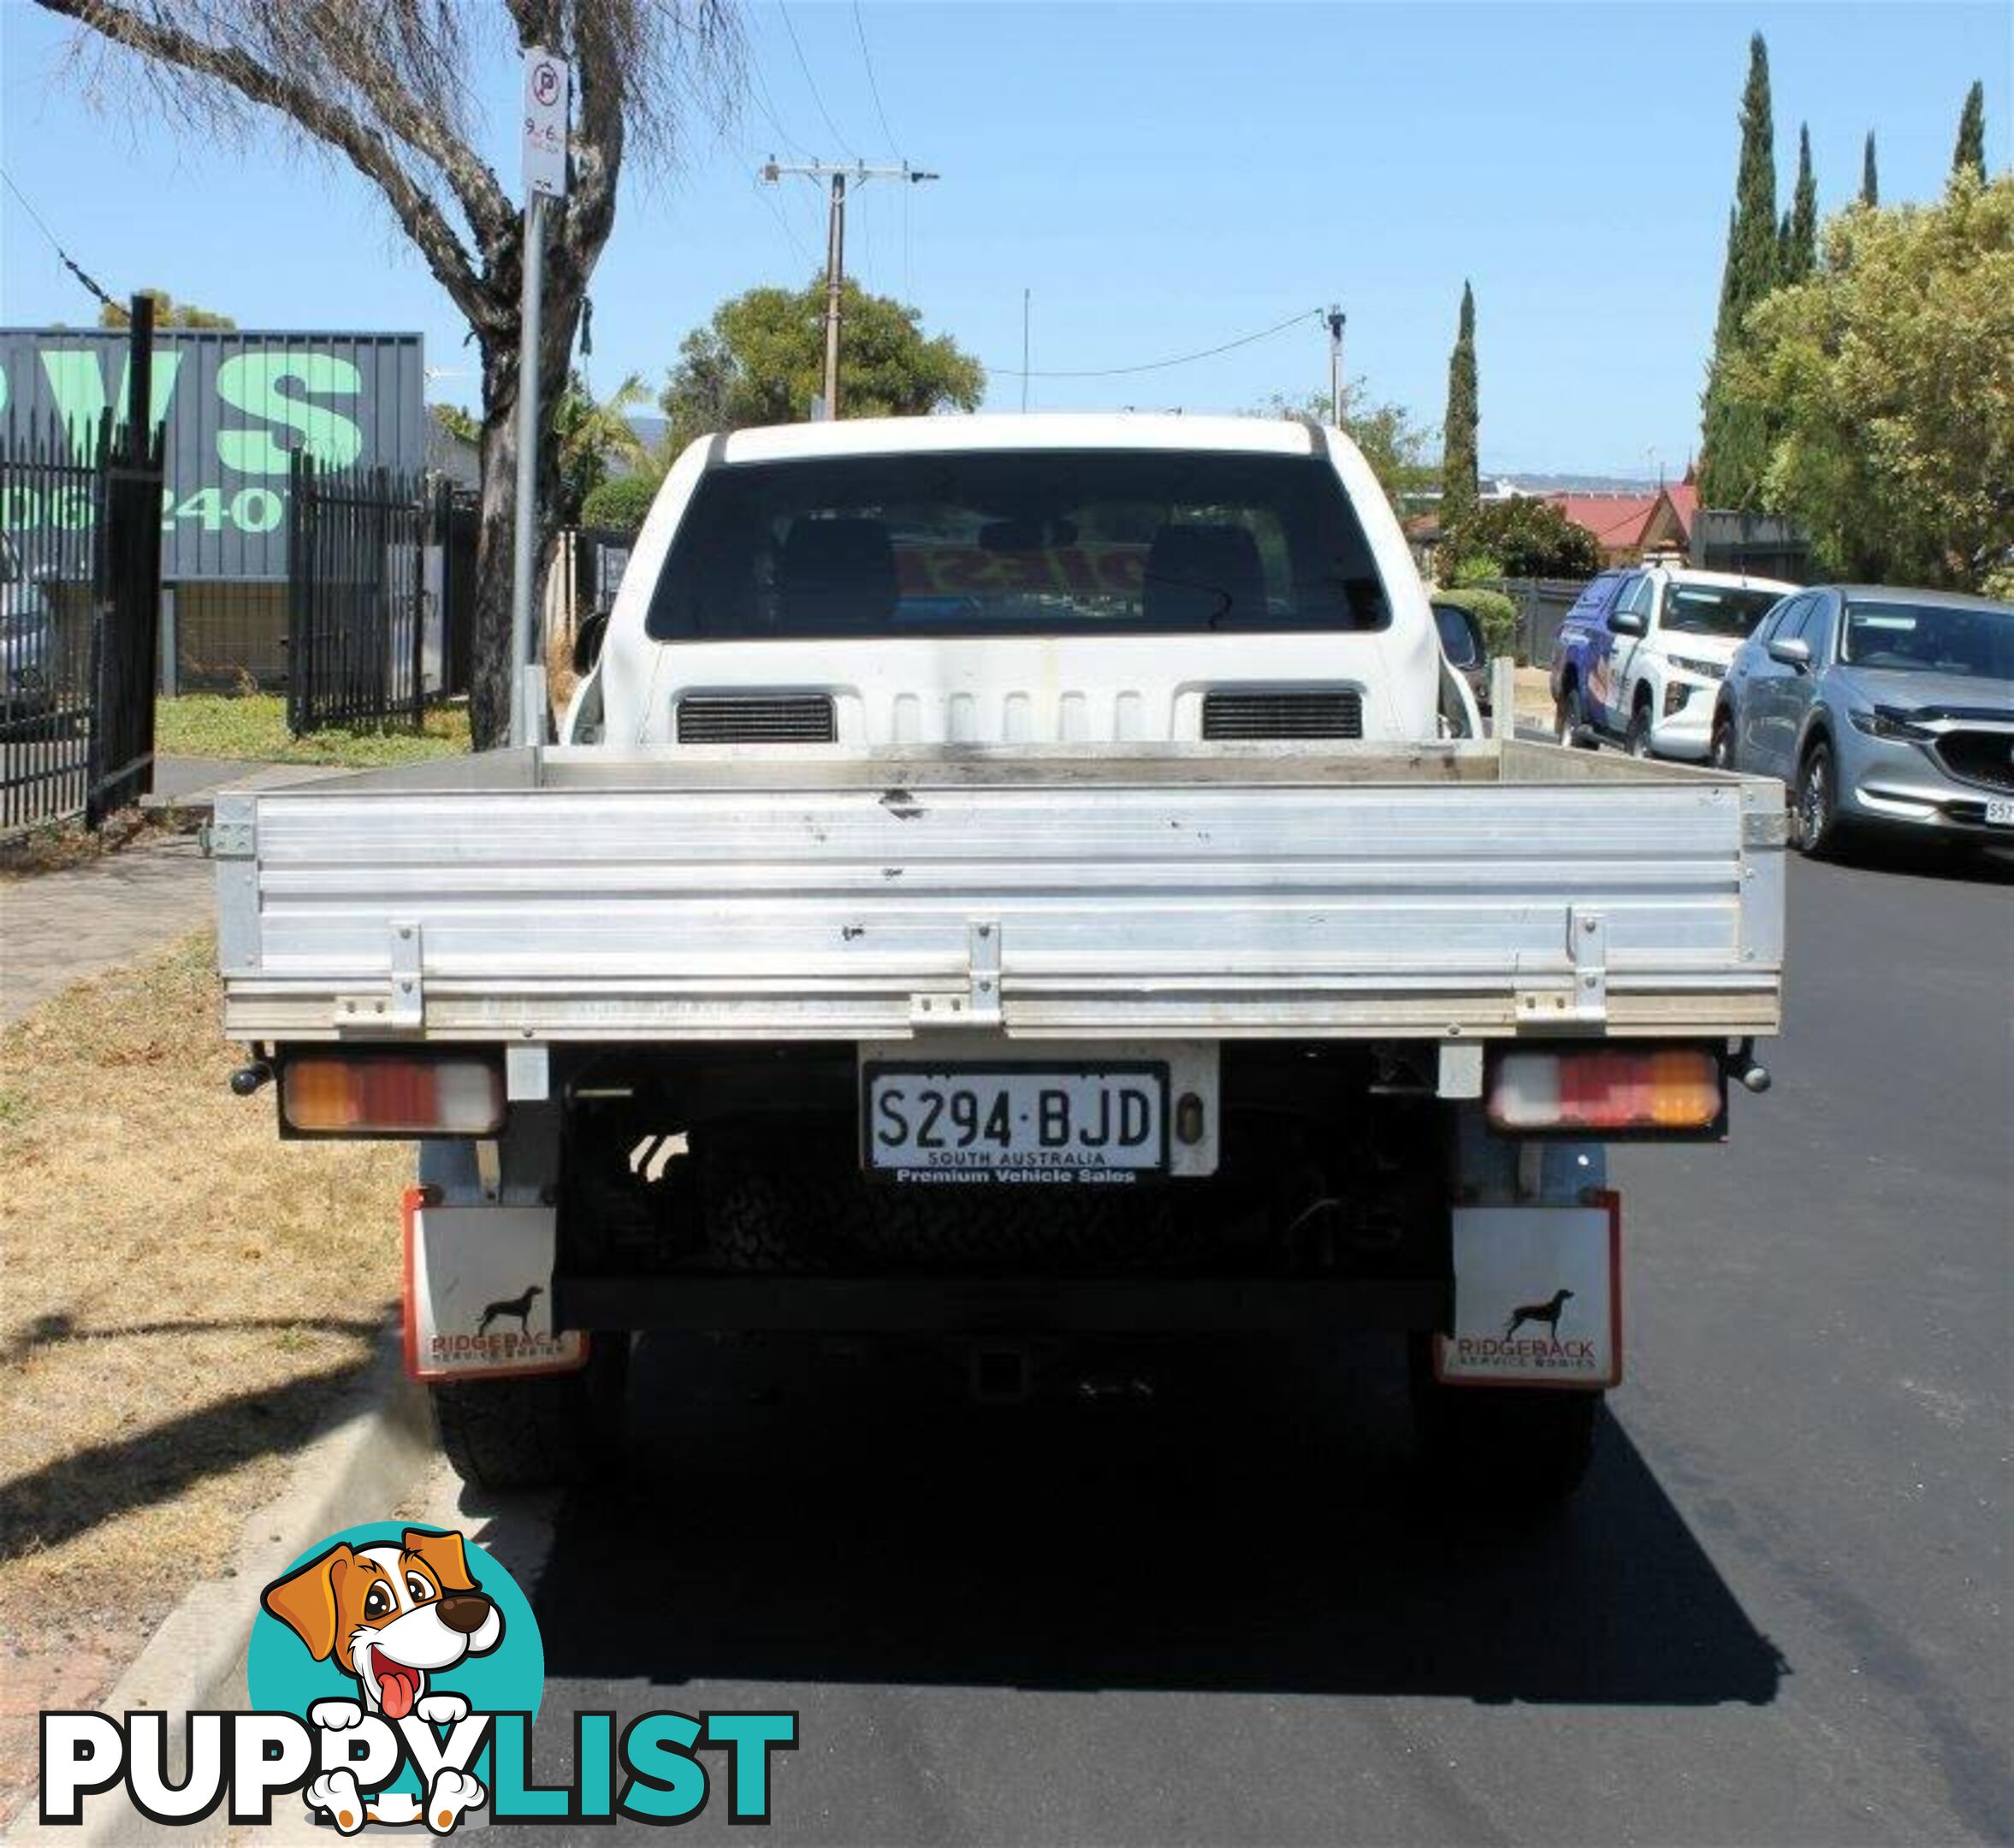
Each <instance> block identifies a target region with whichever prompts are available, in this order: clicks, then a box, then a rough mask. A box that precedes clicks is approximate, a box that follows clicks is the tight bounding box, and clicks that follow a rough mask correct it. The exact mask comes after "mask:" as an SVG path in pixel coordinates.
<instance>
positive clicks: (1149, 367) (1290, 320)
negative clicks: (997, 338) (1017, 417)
mask: <svg viewBox="0 0 2014 1848" xmlns="http://www.w3.org/2000/svg"><path fill="white" fill-rule="evenodd" d="M1322 319H1323V311H1322V310H1320V309H1319V308H1304V309H1303V310H1302V311H1300V313H1299V314H1291V315H1288V317H1287V318H1286V319H1285V320H1284V321H1276V322H1275V323H1273V324H1272V326H1271V327H1269V328H1261V329H1259V331H1258V332H1257V333H1256V334H1241V335H1239V336H1238V337H1237V339H1235V340H1228V341H1224V342H1223V345H1222V346H1220V347H1205V348H1204V349H1203V350H1202V351H1201V352H1192V353H1177V354H1176V355H1175V357H1174V358H1170V359H1147V360H1143V361H1142V362H1141V363H1140V364H1138V365H1122V366H1087V367H1081V368H1078V369H1075V370H1069V371H1060V372H1058V371H1034V372H1031V371H1028V370H1026V369H1025V368H1023V367H1021V366H988V367H987V368H986V370H987V371H989V372H997V373H998V374H999V375H1000V376H1002V377H1003V378H1032V379H1084V378H1123V377H1124V376H1126V375H1127V374H1128V373H1129V372H1163V371H1165V370H1167V369H1168V368H1169V367H1170V366H1181V365H1194V364H1195V362H1196V361H1197V360H1199V359H1214V358H1216V357H1217V354H1219V353H1227V352H1232V351H1233V350H1234V349H1235V348H1237V347H1249V346H1251V345H1252V344H1253V342H1254V341H1262V340H1271V338H1272V336H1273V335H1276V334H1283V333H1285V332H1286V331H1287V329H1288V328H1290V327H1298V326H1299V325H1300V323H1302V322H1304V321H1320V320H1322Z"/></svg>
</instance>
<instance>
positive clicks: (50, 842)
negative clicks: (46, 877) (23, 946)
mask: <svg viewBox="0 0 2014 1848" xmlns="http://www.w3.org/2000/svg"><path fill="white" fill-rule="evenodd" d="M193 826H194V823H193V822H192V821H187V820H184V819H183V817H182V816H181V814H178V813H176V812H175V811H174V810H168V811H166V812H161V811H156V812H154V813H151V814H150V813H149V812H148V811H146V810H145V809H121V810H120V811H119V812H118V813H117V814H111V815H107V816H106V817H105V820H104V826H101V827H99V828H98V829H97V830H96V831H95V832H94V831H93V830H92V829H90V828H87V827H86V826H85V825H84V824H83V823H82V822H81V821H42V822H38V823H37V824H36V825H35V826H33V827H31V828H29V829H27V830H26V831H25V832H22V833H20V834H10V835H9V836H7V837H6V838H4V839H0V884H3V883H5V882H7V881H9V880H20V879H33V878H34V877H36V876H37V875H38V874H43V873H62V872H66V871H68V869H69V868H71V867H75V866H85V865H87V864H89V862H92V861H93V860H102V859H104V856H106V855H107V854H112V853H117V852H119V851H120V850H121V849H122V848H127V847H137V846H140V845H142V844H145V842H147V841H151V840H162V839H164V838H167V837H168V836H169V835H170V834H186V833H187V832H190V831H191V829H192V828H193Z"/></svg>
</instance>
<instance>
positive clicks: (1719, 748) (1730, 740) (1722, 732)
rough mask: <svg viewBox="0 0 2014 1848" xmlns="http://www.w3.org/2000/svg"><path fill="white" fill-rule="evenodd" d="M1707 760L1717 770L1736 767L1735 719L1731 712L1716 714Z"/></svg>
mask: <svg viewBox="0 0 2014 1848" xmlns="http://www.w3.org/2000/svg"><path fill="white" fill-rule="evenodd" d="M1707 761H1708V762H1709V764H1711V765H1712V766H1713V767H1714V768H1715V769H1716V770H1732V769H1733V767H1734V719H1733V714H1729V713H1725V712H1720V713H1715V714H1714V738H1713V743H1712V745H1711V746H1710V747H1709V749H1708V752H1707Z"/></svg>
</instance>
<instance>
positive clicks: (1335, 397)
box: [1329, 302, 1349, 429]
mask: <svg viewBox="0 0 2014 1848" xmlns="http://www.w3.org/2000/svg"><path fill="white" fill-rule="evenodd" d="M1348 318H1349V317H1348V315H1346V314H1345V313H1344V312H1343V311H1342V309H1340V308H1338V307H1337V306H1336V305H1335V304H1334V303H1333V302H1331V303H1330V305H1329V421H1330V423H1331V424H1334V425H1335V426H1336V429H1342V324H1343V323H1344V322H1345V321H1347V320H1348Z"/></svg>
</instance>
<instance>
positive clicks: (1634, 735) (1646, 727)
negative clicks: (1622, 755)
mask: <svg viewBox="0 0 2014 1848" xmlns="http://www.w3.org/2000/svg"><path fill="white" fill-rule="evenodd" d="M1622 745H1623V749H1625V750H1626V751H1627V752H1628V753H1629V754H1630V755H1631V756H1632V757H1648V756H1649V755H1650V708H1649V707H1648V706H1646V705H1645V704H1644V703H1643V702H1642V701H1640V700H1639V701H1638V702H1637V706H1636V708H1635V710H1633V711H1632V713H1631V714H1630V715H1629V732H1628V734H1627V735H1626V737H1624V739H1623V741H1622Z"/></svg>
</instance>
